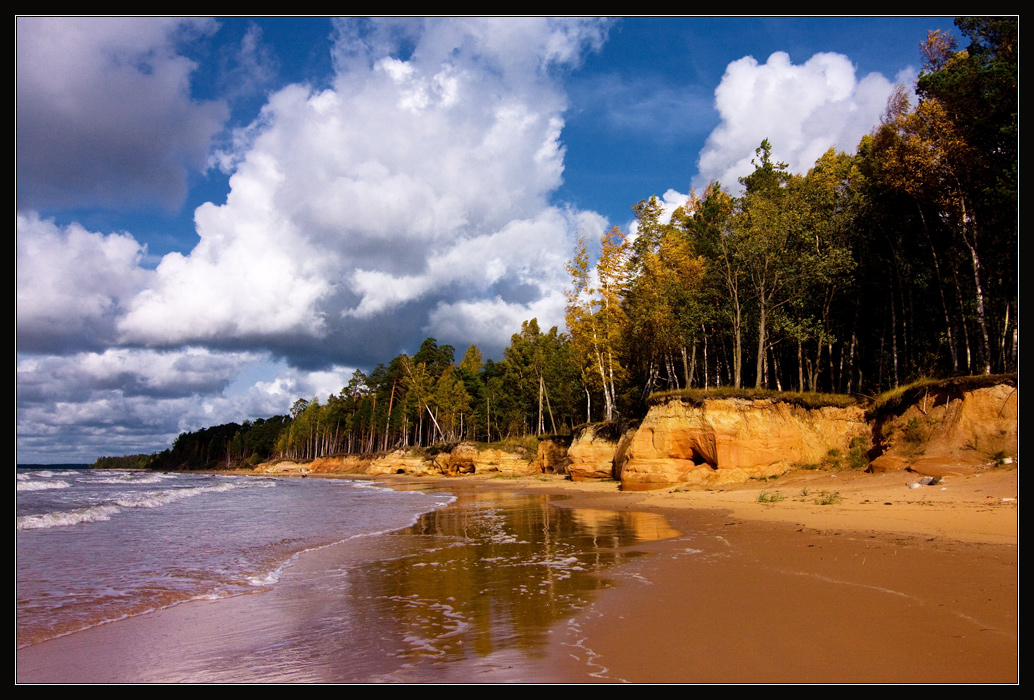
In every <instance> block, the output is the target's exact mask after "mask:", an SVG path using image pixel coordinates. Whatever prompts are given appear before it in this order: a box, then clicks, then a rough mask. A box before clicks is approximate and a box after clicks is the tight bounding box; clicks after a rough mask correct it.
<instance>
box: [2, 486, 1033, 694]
mask: <svg viewBox="0 0 1034 700" xmlns="http://www.w3.org/2000/svg"><path fill="white" fill-rule="evenodd" d="M385 481H387V482H388V483H393V484H396V485H397V486H398V487H400V488H437V487H444V488H448V489H449V490H455V491H456V492H457V493H458V494H459V495H460V498H459V499H458V500H457V502H456V503H454V504H453V505H452V506H450V507H449V508H447V509H444V510H443V511H438V512H436V514H435V515H434V516H433V517H432V518H429V519H427V520H426V522H424V523H423V524H422V525H421V526H420V527H418V528H417V530H418V531H414V532H410V533H406V534H404V535H385V536H378V537H371V538H365V539H363V540H362V541H360V542H352V543H348V544H346V545H342V546H337V547H331V548H327V549H324V550H321V551H319V552H314V553H309V554H307V555H305V556H303V557H301V558H300V559H299V561H298V563H297V564H296V565H295V566H294V567H292V568H291V569H290V570H289V571H290V572H291V573H290V575H289V576H285V577H284V579H282V580H281V582H280V583H279V584H278V585H277V586H275V587H274V588H273V589H272V590H271V591H268V592H264V593H261V594H256V595H248V596H241V597H238V598H233V599H226V600H220V601H198V602H195V603H190V604H184V605H180V606H177V607H175V608H171V609H168V610H163V611H159V612H156V613H152V614H149V615H144V616H141V617H137V618H133V619H129V620H123V621H120V622H116V623H112V624H109V625H104V626H102V627H98V628H95V629H93V630H87V631H86V632H82V633H77V634H73V635H70V636H68V637H64V638H61V639H56V640H52V641H49V642H45V643H43V644H40V645H36V646H33V647H29V648H27V649H22V650H20V651H19V652H18V658H17V674H18V678H17V680H18V681H19V682H23V683H24V682H62V681H81V682H162V681H190V682H242V681H266V682H357V681H360V682H361V681H387V682H393V681H394V682H521V681H524V682H621V681H626V682H688V683H702V682H979V683H1012V682H1016V681H1017V679H1018V671H1017V664H1018V653H1017V649H1018V644H1017V636H1018V623H1017V589H1018V586H1017V583H1018V582H1017V518H1018V508H1017V501H1016V500H1015V499H1016V497H1017V472H1016V471H1015V470H1011V471H1004V470H991V471H986V472H982V473H980V474H979V475H972V476H966V477H950V478H947V479H946V480H945V483H944V484H943V485H940V486H926V487H921V488H918V489H909V488H907V481H909V479H908V476H907V475H904V474H898V475H887V476H869V475H858V474H854V473H849V472H847V473H845V472H838V473H828V472H799V473H796V474H794V475H792V476H790V477H783V478H781V479H778V480H775V481H772V482H766V483H765V484H763V485H762V484H759V483H758V482H750V483H748V484H743V485H739V486H736V487H728V488H725V489H723V490H714V491H705V490H689V491H684V490H677V489H665V490H661V491H652V492H638V493H622V492H620V491H618V490H617V486H616V484H613V483H581V484H572V483H571V482H566V481H561V480H558V479H553V478H534V477H530V478H521V479H492V478H489V477H475V478H463V479H453V480H429V479H386V480H385ZM762 490H765V491H767V492H769V493H772V492H775V491H778V492H780V493H781V494H782V495H783V496H784V498H785V500H783V501H780V502H775V503H770V504H762V503H758V502H757V496H758V494H759V493H760V492H761V491H762ZM834 491H835V492H837V493H839V494H840V496H841V498H840V500H839V502H837V503H834V504H832V505H819V504H818V503H816V501H817V500H818V499H819V498H820V494H822V493H823V492H834ZM506 494H509V495H510V496H512V497H513V498H514V499H515V500H513V501H512V503H513V504H517V503H518V501H519V505H511V502H510V501H508V500H507V497H506ZM805 494H806V495H805ZM1010 499H1011V500H1010ZM548 501H554V502H555V504H556V506H559V507H556V506H550V505H548ZM486 514H490V515H491V516H492V517H502V516H503V515H505V517H506V518H508V520H507V521H506V522H507V524H506V526H505V527H503V528H502V529H501V530H500V531H503V530H505V531H506V532H515V533H518V535H517V537H516V538H515V539H516V540H523V541H525V542H526V544H527V548H525V549H523V550H520V551H521V552H523V554H520V555H519V556H521V557H524V558H525V559H529V560H530V559H531V558H534V557H539V556H540V555H539V553H540V552H547V553H548V556H545V555H543V556H544V558H543V559H542V560H541V561H535V562H531V561H529V562H528V563H529V564H532V563H533V564H535V566H520V565H517V564H516V563H515V562H514V561H512V559H511V560H505V559H504V558H503V557H502V555H501V553H502V552H514V551H517V550H513V549H512V545H511V544H508V543H505V542H503V543H499V542H495V541H494V540H492V538H491V537H482V538H481V539H477V538H474V539H470V540H469V541H468V544H466V545H461V544H460V542H459V540H457V536H456V535H455V533H456V532H464V531H465V530H467V529H475V528H479V527H480V528H483V527H484V522H485V518H486V517H487V516H486ZM637 514H645V515H637ZM659 516H663V517H659ZM669 525H670V526H671V527H672V528H674V529H675V530H677V531H678V533H679V534H678V535H677V536H669V535H672V534H673V533H672V532H670V531H668V530H667V526H669ZM547 526H548V528H547ZM546 529H548V530H549V533H553V534H549V533H547V534H545V535H541V536H539V535H538V534H536V533H539V532H541V531H544V530H546ZM520 533H523V534H520ZM493 537H495V535H493ZM565 538H567V539H565ZM658 538H663V539H658ZM567 540H571V541H567ZM464 541H467V540H464ZM469 542H477V543H478V544H477V546H472V545H470V544H469ZM508 547H509V548H508ZM529 553H534V557H533V556H532V555H531V554H529ZM509 556H511V557H512V556H516V555H514V554H511V555H509ZM550 557H551V558H550ZM486 561H487V562H488V563H487V564H486V563H485V562H486ZM497 574H498V575H497ZM493 587H495V588H493ZM358 599H362V601H365V602H363V603H362V605H358V604H353V603H352V602H349V604H348V606H347V610H345V609H344V608H342V605H343V601H354V600H358Z"/></svg>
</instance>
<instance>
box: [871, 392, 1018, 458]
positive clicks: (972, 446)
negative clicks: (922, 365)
mask: <svg viewBox="0 0 1034 700" xmlns="http://www.w3.org/2000/svg"><path fill="white" fill-rule="evenodd" d="M913 393H914V394H915V396H913V397H912V398H911V400H910V401H909V402H908V403H907V406H906V408H905V409H904V410H903V411H901V412H899V413H896V414H895V415H890V416H888V417H883V418H880V419H878V420H876V421H875V422H874V427H873V433H874V441H875V442H876V443H877V449H878V450H879V451H881V454H880V455H879V456H878V457H876V458H875V459H873V461H872V465H871V467H872V470H873V471H880V472H886V471H897V470H900V469H910V470H911V471H914V472H918V473H920V474H925V475H927V476H945V475H948V474H967V473H971V472H973V471H974V470H975V469H977V468H979V467H982V466H987V465H989V464H993V463H996V462H998V461H1003V460H1005V459H1015V457H1016V452H1017V425H1018V413H1017V410H1018V397H1019V394H1018V389H1017V387H1015V386H1013V385H1012V384H1009V383H1002V384H996V385H994V386H987V387H981V388H977V389H972V390H962V389H960V388H959V387H957V386H954V385H952V384H947V385H940V386H935V387H930V388H929V389H921V390H916V391H914V392H913Z"/></svg>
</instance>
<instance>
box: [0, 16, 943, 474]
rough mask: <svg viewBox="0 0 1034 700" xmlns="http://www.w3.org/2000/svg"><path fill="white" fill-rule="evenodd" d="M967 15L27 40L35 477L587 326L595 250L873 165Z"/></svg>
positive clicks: (355, 24)
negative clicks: (853, 158) (611, 238)
mask: <svg viewBox="0 0 1034 700" xmlns="http://www.w3.org/2000/svg"><path fill="white" fill-rule="evenodd" d="M938 28H940V29H946V30H952V29H953V28H954V27H953V24H952V18H950V17H895V18H879V17H871V18H821V17H816V18H715V17H709V18H693V17H687V18H621V19H596V18H577V19H573V20H559V19H546V18H519V19H518V18H505V19H498V18H496V19H483V18H458V19H457V18H433V19H423V18H391V19H379V20H374V19H363V18H346V19H330V18H301V19H296V18H282V17H276V18H269V17H267V18H246V17H235V18H220V19H200V18H172V19H165V18H55V17H45V18H31V17H20V18H18V19H17V145H18V147H17V176H18V198H17V208H18V212H17V214H18V223H17V225H18V231H17V238H18V263H17V265H18V268H17V271H18V281H17V286H18V292H17V294H18V296H17V305H18V308H17V312H18V358H17V377H18V450H19V453H18V460H19V461H20V462H23V463H44V462H60V461H92V460H93V459H95V458H96V457H97V456H99V455H102V454H125V453H135V452H152V451H156V450H159V449H162V448H164V447H166V446H168V445H169V443H170V442H171V440H172V438H174V437H175V435H176V434H177V433H179V432H181V431H183V430H195V429H197V428H200V427H203V426H206V425H212V424H217V423H223V422H228V421H241V420H244V419H247V418H256V417H265V416H269V415H272V414H275V413H283V412H286V411H287V410H288V408H289V407H290V404H291V403H292V402H293V401H294V399H296V398H298V397H306V398H311V397H313V396H316V397H320V398H321V399H322V398H325V396H326V395H327V393H329V392H337V391H340V389H341V387H342V386H344V384H345V383H347V380H348V377H349V376H350V375H351V373H352V371H353V370H354V369H355V368H357V367H358V368H362V369H364V370H370V369H372V367H373V365H375V364H376V363H378V362H387V361H388V360H390V359H391V358H392V357H394V356H395V355H396V354H398V353H400V352H407V353H412V352H415V350H416V349H417V348H418V347H419V344H420V341H421V340H423V339H424V338H425V337H428V336H433V337H435V338H437V339H438V341H439V342H440V343H451V344H453V345H455V346H456V347H457V352H458V354H462V352H463V351H464V350H465V348H466V346H467V345H468V344H470V343H476V344H477V345H478V346H479V347H481V348H482V349H483V350H484V352H485V354H486V355H487V356H492V357H496V358H498V357H499V356H500V355H501V350H502V348H503V347H505V345H506V344H507V342H508V339H509V336H510V335H511V334H512V333H514V332H517V331H518V330H519V329H520V324H521V322H522V321H523V320H527V319H529V318H532V317H536V318H538V320H539V323H540V326H542V327H545V328H548V327H549V326H551V325H554V324H557V325H560V326H561V328H562V327H563V304H564V302H563V290H564V288H565V287H566V285H567V278H566V273H565V271H564V264H565V262H566V261H567V259H568V258H569V257H570V255H571V252H572V250H573V247H574V243H575V241H576V239H577V237H578V236H579V235H585V236H588V237H589V238H591V239H597V240H598V238H599V235H600V234H601V233H602V232H603V231H604V230H606V229H607V228H609V227H610V226H612V225H619V226H622V227H624V228H628V225H629V223H630V218H631V207H632V205H633V204H635V203H636V202H637V201H639V200H640V199H645V198H648V197H650V196H651V195H657V196H658V197H661V198H662V199H663V200H664V201H665V202H666V203H667V204H668V205H669V206H670V207H671V208H673V207H674V206H677V205H679V204H681V203H682V202H684V201H685V199H686V197H687V195H688V193H689V191H690V188H691V187H696V188H698V189H701V188H702V187H703V186H705V185H706V184H707V182H709V181H710V180H712V179H718V180H720V181H721V182H722V183H723V184H725V185H726V186H727V187H730V188H735V186H736V178H737V177H739V176H742V175H744V174H746V173H747V172H749V170H750V159H751V157H752V156H753V151H754V149H755V148H756V147H757V145H758V144H759V143H760V142H761V140H762V139H764V138H768V139H770V141H771V143H772V145H773V151H774V153H773V155H774V156H775V157H776V158H777V159H779V160H782V161H786V162H788V163H790V166H791V168H792V169H794V170H797V171H805V170H807V168H808V167H809V166H810V165H811V164H812V163H813V162H814V160H815V158H816V157H818V156H819V155H821V153H822V152H824V151H825V150H826V149H828V148H830V147H835V148H837V149H838V150H845V151H848V152H851V151H853V150H854V148H855V146H856V145H857V143H858V140H859V139H860V138H861V136H862V135H863V134H865V133H867V132H868V131H870V130H871V129H872V128H873V127H874V126H875V125H876V123H877V122H878V120H879V117H880V114H881V113H882V111H883V109H884V107H885V105H886V100H887V97H888V96H889V94H890V92H891V91H892V90H893V89H894V86H895V85H896V84H897V83H898V82H904V83H905V84H907V85H911V82H912V81H913V80H914V78H915V75H916V73H917V72H918V70H919V69H920V67H921V57H920V54H919V44H920V42H921V41H922V40H923V39H925V37H926V34H927V32H928V31H929V30H932V29H938Z"/></svg>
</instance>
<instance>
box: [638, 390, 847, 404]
mask: <svg viewBox="0 0 1034 700" xmlns="http://www.w3.org/2000/svg"><path fill="white" fill-rule="evenodd" d="M672 399H678V400H680V401H685V402H688V403H691V404H694V405H699V404H701V403H703V401H704V400H705V399H748V400H754V399H768V400H771V401H782V402H784V403H789V404H793V405H794V406H801V407H802V408H825V407H827V406H832V407H835V408H845V407H847V406H854V405H856V404H857V403H858V399H857V397H854V396H850V395H848V394H822V393H819V392H817V391H806V392H801V391H775V390H773V389H748V388H743V387H741V388H739V389H736V388H735V387H724V386H723V387H717V388H713V389H677V390H673V391H655V392H654V393H652V394H650V398H649V399H647V403H649V405H651V406H656V405H658V404H662V403H664V402H666V401H670V400H672Z"/></svg>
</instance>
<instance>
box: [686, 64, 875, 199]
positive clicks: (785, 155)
mask: <svg viewBox="0 0 1034 700" xmlns="http://www.w3.org/2000/svg"><path fill="white" fill-rule="evenodd" d="M893 90H894V84H892V83H891V82H890V81H889V80H887V79H886V78H885V77H883V76H882V75H880V74H878V73H871V74H869V75H867V76H866V77H864V78H862V79H861V80H858V79H857V78H856V77H855V68H854V66H853V65H852V64H851V62H850V61H849V60H848V58H847V57H846V56H842V55H840V54H835V53H819V54H815V55H814V56H812V58H811V59H809V60H808V61H807V62H806V63H804V64H803V65H793V64H792V63H791V62H790V57H789V56H788V55H787V54H785V53H783V52H781V51H780V52H776V53H773V54H772V55H771V56H770V57H769V59H768V62H767V63H765V64H759V63H758V62H757V60H755V59H754V58H753V57H752V56H746V57H744V58H741V59H739V60H738V61H733V62H732V63H730V64H729V66H728V68H726V71H725V75H724V76H723V78H722V82H721V84H720V85H719V86H718V88H717V89H716V90H715V106H716V108H717V109H718V112H719V114H720V116H721V120H722V121H721V124H719V126H718V127H717V128H715V130H714V131H713V132H712V133H711V135H710V136H709V137H708V139H707V144H706V145H705V147H704V150H703V151H702V152H701V154H700V161H699V172H698V174H697V176H696V178H695V179H694V183H693V184H694V187H696V188H697V189H703V187H704V186H706V185H707V183H708V182H709V181H711V180H719V181H720V182H721V183H722V184H723V186H725V187H728V188H730V189H736V188H738V187H739V185H738V178H739V177H742V176H744V175H747V174H749V173H750V172H751V171H752V170H753V166H752V165H751V159H753V158H754V157H755V156H754V151H755V149H757V147H758V146H759V145H760V143H761V141H762V140H763V139H766V138H767V139H768V140H769V142H770V143H771V144H772V155H773V159H774V160H778V161H783V162H786V163H788V164H789V166H790V170H791V171H793V172H806V171H807V170H808V169H810V168H811V167H812V166H813V165H814V164H815V161H816V160H817V159H818V158H819V156H821V155H822V154H823V153H824V152H825V151H827V150H828V149H829V148H830V147H836V148H837V149H838V150H842V151H847V152H853V151H854V149H855V147H856V146H857V145H858V142H859V141H860V140H861V137H862V136H863V135H865V134H866V133H868V132H869V131H870V130H871V129H872V128H873V127H874V126H876V124H877V123H878V122H879V118H880V115H881V114H882V113H883V111H884V110H885V109H886V105H887V98H888V97H889V96H890V95H891V93H892V92H893Z"/></svg>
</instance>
